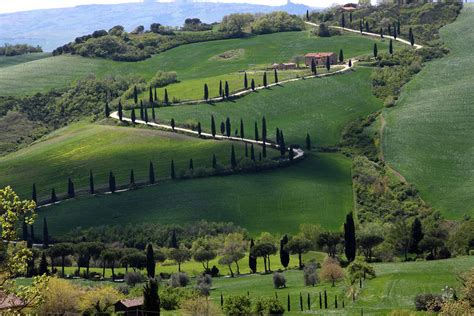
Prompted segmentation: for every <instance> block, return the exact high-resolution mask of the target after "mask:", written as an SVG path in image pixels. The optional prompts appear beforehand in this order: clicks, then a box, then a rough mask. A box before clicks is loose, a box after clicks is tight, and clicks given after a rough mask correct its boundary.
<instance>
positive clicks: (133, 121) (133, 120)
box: [130, 108, 137, 124]
mask: <svg viewBox="0 0 474 316" xmlns="http://www.w3.org/2000/svg"><path fill="white" fill-rule="evenodd" d="M130 119H131V120H132V123H133V124H135V121H136V119H137V117H136V115H135V108H133V109H132V113H131V114H130Z"/></svg>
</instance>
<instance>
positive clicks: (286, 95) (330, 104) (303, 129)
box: [158, 68, 382, 146]
mask: <svg viewBox="0 0 474 316" xmlns="http://www.w3.org/2000/svg"><path fill="white" fill-rule="evenodd" d="M371 71H372V70H371V69H367V68H357V69H356V70H355V71H354V72H352V73H349V74H343V75H337V76H333V77H327V78H318V79H310V80H305V81H299V82H294V83H290V84H286V85H284V86H281V87H274V88H271V89H269V90H266V91H259V92H257V93H254V94H252V95H250V96H246V97H244V98H241V99H237V100H235V101H232V102H223V103H216V104H214V105H207V104H200V105H189V106H174V107H165V108H160V109H159V111H158V117H159V118H160V119H164V120H167V121H168V120H170V119H171V118H174V119H175V120H176V122H178V123H194V124H195V123H197V122H198V121H200V122H201V124H202V126H203V128H204V129H206V130H209V129H210V124H211V120H210V118H211V114H212V115H214V117H215V118H216V122H217V123H218V126H219V123H220V122H221V121H225V119H226V117H229V118H230V119H231V122H232V123H233V125H234V126H235V128H237V127H238V126H240V119H243V121H244V123H245V127H246V133H247V135H248V136H249V137H253V136H254V123H255V122H258V124H259V129H260V133H261V119H262V116H265V118H266V121H267V129H268V136H269V137H270V138H271V139H275V130H276V128H277V127H279V128H281V129H283V131H284V135H285V140H286V141H287V142H289V143H290V142H291V143H299V144H303V143H304V140H305V137H306V133H310V135H311V137H312V140H313V144H317V145H324V146H328V145H335V144H336V143H337V142H338V141H339V139H340V136H341V131H342V129H343V128H344V126H345V125H346V124H347V123H349V122H350V121H352V120H354V119H356V118H358V117H361V116H365V115H368V114H369V113H372V112H374V111H376V110H378V109H379V108H381V106H382V105H381V102H380V100H378V99H377V98H375V97H374V96H373V95H372V91H371V85H370V73H371Z"/></svg>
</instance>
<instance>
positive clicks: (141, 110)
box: [140, 100, 145, 121]
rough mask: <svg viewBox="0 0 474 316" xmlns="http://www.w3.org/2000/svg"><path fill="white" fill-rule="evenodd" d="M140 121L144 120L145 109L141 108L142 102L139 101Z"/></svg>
mask: <svg viewBox="0 0 474 316" xmlns="http://www.w3.org/2000/svg"><path fill="white" fill-rule="evenodd" d="M140 120H142V121H144V120H145V108H144V107H143V101H142V100H140Z"/></svg>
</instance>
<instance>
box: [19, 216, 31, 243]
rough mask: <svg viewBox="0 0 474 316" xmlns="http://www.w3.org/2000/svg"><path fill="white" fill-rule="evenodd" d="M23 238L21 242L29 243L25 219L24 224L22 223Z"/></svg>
mask: <svg viewBox="0 0 474 316" xmlns="http://www.w3.org/2000/svg"><path fill="white" fill-rule="evenodd" d="M22 225H23V226H22V235H21V236H22V238H21V240H23V241H28V235H29V234H28V224H26V220H25V219H23V222H22Z"/></svg>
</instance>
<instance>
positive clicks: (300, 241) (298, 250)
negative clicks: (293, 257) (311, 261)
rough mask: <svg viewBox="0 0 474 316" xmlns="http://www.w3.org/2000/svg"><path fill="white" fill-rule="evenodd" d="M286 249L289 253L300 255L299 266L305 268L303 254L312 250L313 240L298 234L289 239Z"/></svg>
mask: <svg viewBox="0 0 474 316" xmlns="http://www.w3.org/2000/svg"><path fill="white" fill-rule="evenodd" d="M286 249H287V251H288V252H289V253H291V254H297V255H298V266H299V268H300V269H303V260H302V255H303V254H304V253H307V252H308V251H309V250H311V242H310V241H309V240H308V239H307V238H306V237H304V236H303V235H296V236H294V237H293V238H291V239H290V241H288V244H287V245H286Z"/></svg>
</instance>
